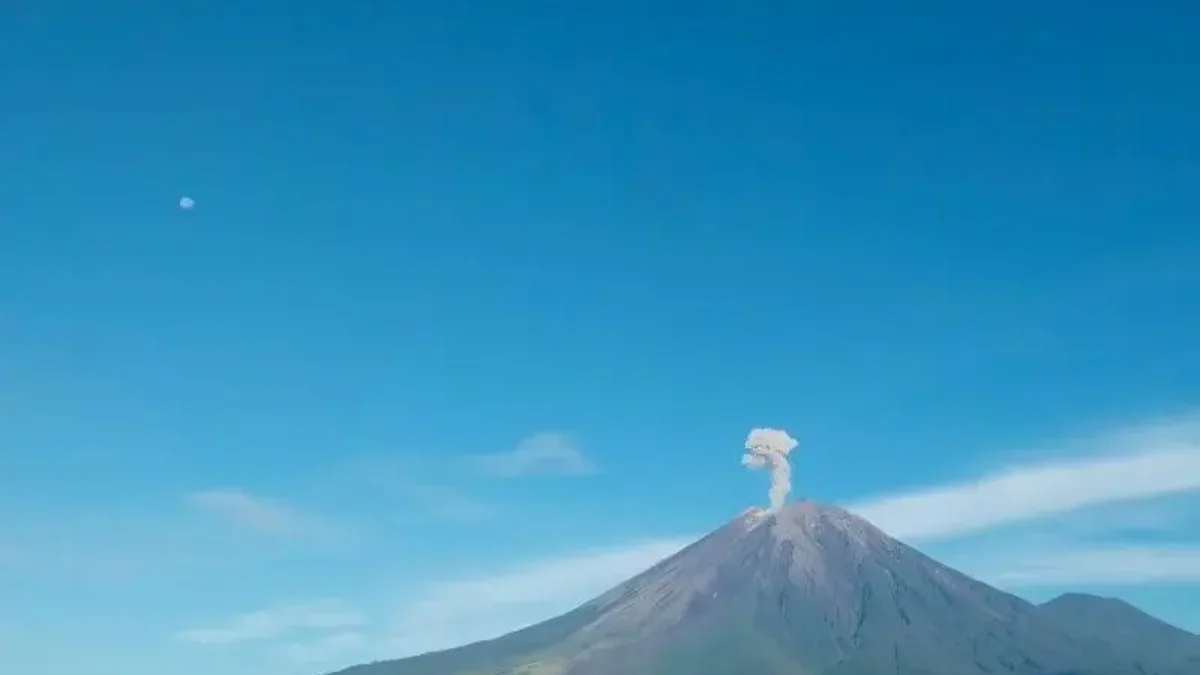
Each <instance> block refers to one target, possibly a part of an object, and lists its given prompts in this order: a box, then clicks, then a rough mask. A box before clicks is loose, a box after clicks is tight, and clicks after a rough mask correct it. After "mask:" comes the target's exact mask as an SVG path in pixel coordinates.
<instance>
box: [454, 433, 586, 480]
mask: <svg viewBox="0 0 1200 675" xmlns="http://www.w3.org/2000/svg"><path fill="white" fill-rule="evenodd" d="M471 460H472V461H473V463H474V464H475V467H476V468H477V469H478V470H479V471H480V473H483V474H484V475H487V476H492V477H494V478H518V477H521V476H538V475H543V476H546V475H557V476H583V475H588V474H592V473H595V472H596V465H595V464H593V463H592V462H591V460H589V459H588V458H587V456H586V455H584V454H583V452H582V451H581V450H580V449H579V447H578V445H577V444H576V443H575V440H574V439H573V438H571V437H570V436H568V435H567V434H562V433H558V432H553V431H543V432H540V433H536V434H533V435H532V436H529V437H528V438H525V439H524V440H522V441H521V442H520V443H518V444H517V447H516V448H514V449H513V450H512V451H510V452H500V453H495V454H490V455H475V456H474V457H472V458H471Z"/></svg>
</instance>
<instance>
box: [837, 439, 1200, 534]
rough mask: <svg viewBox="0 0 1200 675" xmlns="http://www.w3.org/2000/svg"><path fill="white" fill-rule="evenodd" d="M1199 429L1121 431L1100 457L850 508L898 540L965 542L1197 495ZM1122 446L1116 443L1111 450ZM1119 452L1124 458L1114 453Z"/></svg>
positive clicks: (1100, 443) (1020, 469)
mask: <svg viewBox="0 0 1200 675" xmlns="http://www.w3.org/2000/svg"><path fill="white" fill-rule="evenodd" d="M1198 432H1200V429H1198V428H1197V426H1196V425H1195V424H1194V423H1191V422H1185V423H1181V424H1178V425H1154V426H1152V427H1147V428H1146V429H1144V430H1142V431H1141V432H1139V430H1137V429H1129V430H1123V431H1120V432H1118V433H1117V434H1114V435H1113V436H1111V437H1108V438H1101V439H1096V441H1095V445H1096V446H1097V447H1100V448H1103V449H1105V450H1106V454H1104V455H1103V456H1100V457H1091V458H1082V459H1081V458H1076V459H1070V460H1064V461H1058V462H1048V463H1038V464H1032V465H1025V466H1014V467H1010V468H1008V469H1004V470H1002V471H999V472H996V473H994V474H991V475H987V476H984V477H982V478H979V479H976V480H972V481H967V482H962V483H955V484H948V485H938V486H933V487H929V488H924V489H919V490H916V491H913V492H908V493H899V494H892V495H884V496H881V497H876V498H871V499H865V500H862V501H859V502H856V503H852V504H850V505H849V506H848V507H847V508H849V509H850V510H851V511H853V512H855V513H857V514H859V515H861V516H863V517H864V518H866V519H867V520H869V521H871V522H872V523H874V524H875V525H876V526H878V527H879V528H880V529H882V530H884V531H886V532H887V533H889V534H891V535H892V536H894V537H897V538H900V539H909V540H918V539H919V540H933V539H944V538H949V537H956V536H962V535H966V534H971V533H974V532H978V531H981V530H986V529H990V528H994V527H999V526H1002V525H1007V524H1010V523H1018V522H1022V521H1029V520H1033V519H1037V518H1042V517H1046V516H1052V515H1056V514H1062V513H1067V512H1071V511H1075V510H1078V509H1082V508H1086V507H1091V506H1098V505H1102V504H1110V503H1116V502H1124V501H1132V500H1138V499H1147V498H1153V497H1165V496H1169V495H1176V494H1182V493H1186V492H1191V491H1196V490H1200V433H1198ZM1114 441H1117V443H1114ZM1114 447H1116V448H1117V449H1121V450H1124V454H1120V455H1114V454H1109V453H1110V452H1111V451H1112V450H1113V449H1114Z"/></svg>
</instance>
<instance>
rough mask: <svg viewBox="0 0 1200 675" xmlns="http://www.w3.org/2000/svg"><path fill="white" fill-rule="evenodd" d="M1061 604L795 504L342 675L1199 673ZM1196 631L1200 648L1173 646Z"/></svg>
mask: <svg viewBox="0 0 1200 675" xmlns="http://www.w3.org/2000/svg"><path fill="white" fill-rule="evenodd" d="M1071 605H1072V607H1078V606H1079V605H1080V603H1079V602H1073V603H1071ZM1064 609H1065V608H1064V606H1063V603H1062V602H1058V603H1049V604H1048V605H1046V606H1038V605H1034V604H1032V603H1030V602H1027V601H1025V600H1023V599H1021V598H1018V597H1016V596H1014V595H1010V594H1008V593H1005V592H1003V591H1000V590H997V589H995V588H992V587H991V586H988V585H986V584H984V583H982V582H980V581H976V580H975V579H972V578H970V577H968V576H967V575H965V574H962V573H960V572H957V571H955V570H953V569H951V568H949V567H947V566H945V565H943V564H941V563H939V562H937V561H935V560H933V559H931V558H929V557H927V556H925V555H924V554H922V553H920V552H919V551H917V550H915V549H913V548H911V547H909V546H907V545H905V544H904V543H902V542H900V541H897V540H896V539H893V538H891V537H889V536H887V535H886V534H884V533H883V532H882V531H880V530H879V529H877V528H876V527H874V526H873V525H871V524H870V523H868V522H867V521H866V520H863V519H862V518H859V517H858V516H855V515H853V514H851V513H849V512H847V511H845V510H842V509H840V508H837V507H831V506H822V505H819V504H816V503H812V502H798V503H794V504H791V505H788V506H786V507H784V508H783V509H781V510H780V511H778V512H774V513H766V512H762V511H757V510H753V511H749V512H746V513H744V514H742V515H741V516H739V517H738V518H736V519H734V520H733V521H731V522H729V523H727V524H726V525H724V526H723V527H721V528H720V529H717V530H716V531H714V532H712V533H711V534H709V535H708V536H706V537H704V538H703V539H701V540H699V541H697V542H695V543H694V544H692V545H691V546H689V547H687V548H686V549H684V550H682V551H680V552H679V553H677V554H675V555H674V556H671V557H670V558H667V559H666V560H663V561H662V562H660V563H658V564H657V565H655V566H654V567H652V568H650V569H649V570H647V571H646V572H644V573H642V574H640V575H638V576H636V577H634V578H632V579H630V580H629V581H627V582H625V583H623V584H621V585H620V586H617V587H616V588H614V589H612V590H611V591H609V592H607V593H605V594H604V595H602V596H600V597H598V598H595V599H594V600H591V601H590V602H587V603H585V604H584V605H582V606H580V607H579V608H577V609H575V610H573V611H571V612H568V613H567V614H564V615H562V616H559V617H557V618H554V619H550V620H549V621H546V622H543V623H540V624H536V625H534V626H530V627H529V628H525V629H523V630H519V631H516V632H514V633H510V634H508V635H505V636H503V637H500V638H497V639H494V640H488V641H484V642H478V643H474V644H470V645H467V646H464V647H459V648H456V649H449V650H446V651H441V652H434V653H430V654H424V655H421V656H416V657H411V658H406V659H400V660H396V661H385V662H378V663H372V664H367V665H362V666H355V667H353V668H349V669H347V670H344V671H341V675H885V674H886V675H985V674H986V675H995V674H1000V673H1014V674H1017V675H1197V673H1200V670H1196V662H1195V661H1192V660H1191V659H1190V658H1183V657H1181V658H1179V659H1178V660H1177V661H1173V660H1168V659H1163V658H1161V655H1160V654H1152V653H1150V654H1142V653H1140V652H1139V651H1138V644H1137V642H1138V637H1137V635H1136V634H1129V633H1125V634H1123V637H1122V639H1121V640H1120V644H1114V640H1113V639H1111V635H1110V634H1106V633H1104V632H1103V631H1098V630H1096V629H1095V627H1094V626H1091V625H1088V624H1087V623H1085V622H1081V621H1078V620H1076V618H1077V615H1078V614H1079V612H1078V611H1074V612H1072V611H1063V610H1064ZM1110 609H1111V608H1110ZM1129 610H1130V611H1132V612H1136V611H1137V610H1134V609H1133V608H1132V607H1129ZM1085 614H1086V612H1085ZM1118 620H1119V618H1118ZM1142 623H1145V621H1142ZM1135 633H1136V631H1135ZM1187 636H1190V638H1192V639H1194V641H1195V642H1196V643H1197V644H1198V645H1200V637H1197V636H1195V635H1193V634H1191V633H1186V632H1184V633H1183V636H1176V637H1177V638H1179V639H1180V640H1182V641H1184V642H1187V641H1188V637H1187ZM1152 649H1153V648H1152V647H1149V646H1148V647H1147V648H1146V650H1147V651H1151V650H1152ZM1185 652H1186V653H1187V654H1189V655H1190V654H1191V653H1192V652H1191V651H1190V650H1184V649H1181V650H1180V653H1181V654H1183V653H1185Z"/></svg>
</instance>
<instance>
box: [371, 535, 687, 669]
mask: <svg viewBox="0 0 1200 675" xmlns="http://www.w3.org/2000/svg"><path fill="white" fill-rule="evenodd" d="M695 539H696V538H695V537H675V538H666V539H658V540H649V541H641V542H637V543H633V544H630V545H628V546H622V547H617V548H609V549H603V550H597V551H588V552H583V553H572V554H568V555H563V556H558V557H551V558H544V559H540V560H534V561H530V562H528V563H526V564H524V565H520V566H518V567H515V568H512V569H510V570H508V571H505V572H501V573H498V574H494V575H485V576H479V577H474V578H465V579H458V580H450V581H442V582H436V583H432V584H429V585H427V586H425V587H423V588H420V589H417V591H416V592H415V595H414V599H413V600H411V601H408V602H402V603H400V605H399V608H398V611H397V613H396V615H395V616H394V617H393V618H392V620H391V621H390V622H389V626H390V628H389V630H388V637H387V638H386V639H385V641H384V645H383V652H382V653H381V654H380V656H381V657H385V656H386V657H397V656H405V655H411V654H418V653H422V652H426V651H431V650H435V649H442V648H447V647H453V646H456V645H460V644H466V643H468V642H474V641H477V640H485V639H488V638H493V637H497V636H499V635H503V634H504V633H507V632H509V631H513V630H517V629H519V628H522V627H524V626H528V625H531V624H534V623H537V622H538V621H542V620H544V619H547V618H549V617H552V616H556V615H558V614H561V613H564V612H567V611H569V610H571V609H573V608H575V607H577V606H579V605H580V604H582V603H584V602H586V601H588V600H590V599H591V598H594V597H596V596H598V595H600V594H601V593H603V592H605V591H607V590H609V589H611V588H612V587H614V586H616V585H617V584H619V583H621V582H623V581H625V580H626V579H628V578H629V577H632V576H634V575H636V574H639V573H641V572H643V571H645V570H646V569H648V568H649V567H651V566H653V565H654V564H655V563H657V562H659V561H660V560H663V559H664V558H667V557H669V556H671V555H673V554H675V553H677V552H678V551H680V550H681V549H683V548H684V547H685V546H687V545H688V544H691V543H692V542H694V541H695Z"/></svg>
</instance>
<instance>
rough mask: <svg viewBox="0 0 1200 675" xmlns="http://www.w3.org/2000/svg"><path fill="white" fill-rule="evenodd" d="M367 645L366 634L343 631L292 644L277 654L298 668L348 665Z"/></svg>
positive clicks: (284, 646) (363, 651)
mask: <svg viewBox="0 0 1200 675" xmlns="http://www.w3.org/2000/svg"><path fill="white" fill-rule="evenodd" d="M368 645H369V641H368V638H367V636H366V634H364V633H362V632H361V631H357V630H344V631H339V632H336V633H330V634H328V635H323V636H321V637H319V638H316V639H314V640H309V641H307V642H292V643H289V644H286V645H283V646H282V647H280V648H279V654H280V655H281V656H283V658H285V659H287V660H288V661H290V662H292V663H295V664H296V665H300V666H326V667H330V666H331V665H332V664H336V665H339V666H341V665H350V664H351V663H352V662H353V661H355V660H356V659H357V658H358V657H359V656H360V655H362V654H364V653H365V650H366V649H367V647H368Z"/></svg>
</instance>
